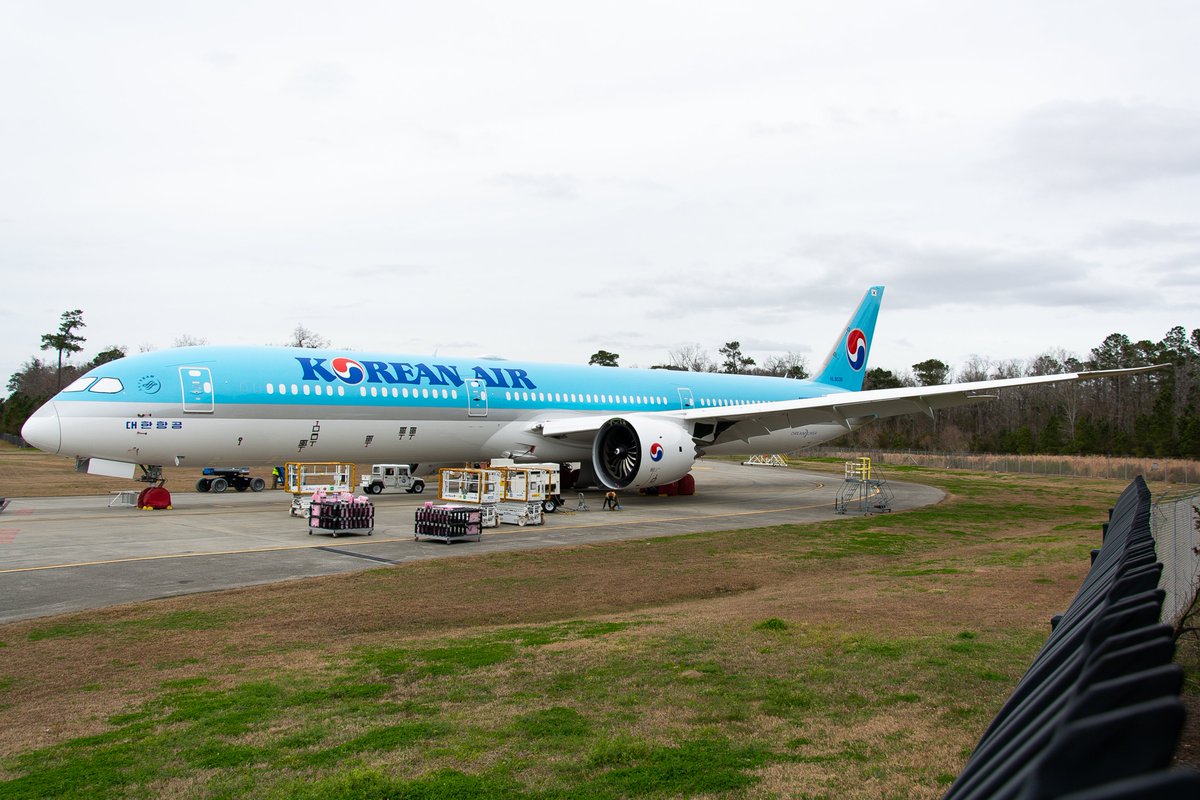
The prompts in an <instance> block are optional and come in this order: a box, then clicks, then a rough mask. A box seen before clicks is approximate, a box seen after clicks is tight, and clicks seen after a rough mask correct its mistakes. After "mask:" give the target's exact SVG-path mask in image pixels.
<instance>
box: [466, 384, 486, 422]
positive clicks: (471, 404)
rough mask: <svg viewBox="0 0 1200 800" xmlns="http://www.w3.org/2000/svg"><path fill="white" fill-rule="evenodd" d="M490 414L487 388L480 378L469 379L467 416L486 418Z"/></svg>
mask: <svg viewBox="0 0 1200 800" xmlns="http://www.w3.org/2000/svg"><path fill="white" fill-rule="evenodd" d="M487 413H488V405H487V386H486V385H485V384H484V382H483V381H481V380H479V379H478V378H468V379H467V416H468V417H486V416H487Z"/></svg>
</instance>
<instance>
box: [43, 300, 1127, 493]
mask: <svg viewBox="0 0 1200 800" xmlns="http://www.w3.org/2000/svg"><path fill="white" fill-rule="evenodd" d="M882 298H883V287H882V286H873V287H871V288H870V289H868V290H867V292H866V295H865V296H864V297H863V299H862V302H861V303H860V304H859V306H858V308H857V309H856V310H855V311H854V313H853V314H851V316H850V320H849V322H848V323H847V324H846V326H845V327H844V328H843V329H842V330H840V331H839V332H838V334H837V337H836V338H835V340H834V342H833V347H832V348H831V349H830V351H829V355H828V356H827V357H826V359H825V362H824V363H823V364H822V365H821V368H820V370H819V372H818V373H817V375H816V376H815V377H813V378H811V379H806V380H795V379H789V378H772V377H761V376H750V375H727V374H714V373H702V372H677V371H672V370H642V369H623V368H612V367H592V366H574V365H565V364H539V363H529V362H515V361H500V360H490V359H463V358H439V357H428V356H413V355H393V354H385V353H362V352H353V353H348V352H338V351H329V350H309V349H297V348H286V347H209V346H203V347H183V348H177V349H172V350H163V351H159V352H153V353H143V354H139V355H133V356H127V357H125V358H122V359H119V360H117V361H112V362H109V363H107V364H104V365H102V366H100V367H97V368H96V369H94V370H92V371H91V372H89V373H88V374H86V375H84V376H83V377H81V378H80V379H79V380H77V381H75V382H74V383H72V384H71V385H70V386H68V387H66V388H65V389H63V390H62V391H61V392H59V393H58V394H57V395H55V396H54V397H53V398H52V399H51V400H50V401H49V402H47V403H46V404H45V405H44V406H42V407H41V408H40V409H38V410H37V412H35V413H34V414H33V416H31V417H30V418H29V420H28V421H27V422H26V423H25V426H24V428H22V430H21V434H22V436H23V437H24V438H25V441H27V442H29V443H30V444H32V445H33V446H35V447H37V448H39V449H41V450H44V451H46V452H48V453H58V454H62V455H64V456H74V457H75V458H76V459H77V464H78V466H79V468H80V469H81V470H82V471H86V472H91V473H95V474H102V475H110V476H114V477H125V478H132V477H133V476H134V475H135V473H136V472H137V468H138V467H139V466H140V467H141V468H142V470H143V476H144V477H148V478H151V479H153V478H156V477H158V475H159V474H160V473H161V468H162V466H163V465H172V464H173V465H176V466H190V467H196V468H201V467H210V466H227V465H229V464H238V465H275V464H282V463H284V462H287V461H352V462H356V463H361V462H368V461H369V462H375V463H410V464H427V463H449V462H465V461H482V460H486V459H490V458H496V457H505V458H513V459H517V460H522V459H524V460H528V461H539V462H546V461H560V462H580V463H581V464H582V465H583V466H584V471H585V476H584V477H585V480H586V479H589V478H590V479H591V480H592V482H593V483H595V484H598V485H601V486H604V487H607V488H609V489H639V488H644V487H650V486H658V485H662V484H667V483H671V482H673V481H676V480H678V479H680V478H682V477H683V476H684V475H686V474H687V473H688V472H689V471H690V470H691V468H692V465H693V463H694V462H695V461H696V459H697V458H698V457H700V456H702V455H705V454H735V455H750V454H768V453H784V452H791V451H794V450H798V449H800V448H804V447H811V446H813V445H817V444H820V443H822V442H827V441H829V440H831V439H834V438H836V437H838V436H840V435H842V434H844V433H846V432H847V431H850V430H854V429H855V428H857V427H859V426H861V425H863V424H865V423H867V422H869V421H871V420H873V419H878V418H881V417H891V416H897V415H901V414H912V413H925V414H929V415H930V416H932V415H933V412H934V411H935V410H937V409H940V408H947V407H950V406H957V405H964V404H967V403H977V402H982V401H986V400H989V399H993V398H994V397H995V395H994V394H993V392H994V391H995V390H996V389H1000V388H1004V387H1012V386H1024V385H1029V384H1036V383H1048V382H1054V381H1073V380H1080V379H1085V378H1092V377H1101V376H1107V375H1114V374H1124V373H1127V372H1133V371H1140V370H1110V371H1105V372H1083V373H1072V374H1066V375H1046V376H1038V377H1025V378H1014V379H1010V380H998V381H981V382H976V383H959V384H950V385H945V386H920V387H906V388H900V389H881V390H874V391H861V389H862V382H863V376H864V375H865V374H866V369H867V359H868V356H869V355H870V351H871V342H872V337H873V334H874V332H875V320H876V317H877V316H878V314H879V305H880V301H881V300H882Z"/></svg>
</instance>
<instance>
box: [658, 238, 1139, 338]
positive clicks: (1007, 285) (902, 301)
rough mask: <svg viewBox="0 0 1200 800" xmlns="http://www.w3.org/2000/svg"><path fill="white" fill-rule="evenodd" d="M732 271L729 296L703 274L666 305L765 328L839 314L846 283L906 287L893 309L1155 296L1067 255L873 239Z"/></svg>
mask: <svg viewBox="0 0 1200 800" xmlns="http://www.w3.org/2000/svg"><path fill="white" fill-rule="evenodd" d="M737 271H738V273H739V275H740V277H739V279H738V280H737V282H736V285H735V286H733V287H731V290H730V291H724V292H719V293H712V292H708V291H706V290H704V289H703V288H701V287H703V286H711V285H721V281H722V279H721V278H720V277H718V276H716V275H710V276H709V277H708V278H707V279H701V280H697V281H692V282H691V286H689V287H685V288H683V289H682V290H681V291H680V292H679V293H677V294H676V296H675V297H674V299H673V301H672V302H671V305H672V307H673V308H674V309H675V311H676V312H683V311H696V310H698V309H703V308H716V307H725V308H730V307H732V308H735V309H738V310H740V311H742V312H744V313H752V314H754V315H756V316H758V317H760V318H763V319H766V320H777V319H786V318H787V317H789V316H792V315H794V314H795V313H796V312H797V311H802V310H803V311H821V310H824V309H826V308H829V307H831V306H832V307H840V306H842V305H844V304H845V302H846V294H847V286H848V285H855V286H859V285H861V286H864V287H865V286H866V285H868V284H870V283H876V282H879V283H883V284H885V285H887V286H893V287H903V291H902V292H896V293H894V294H893V295H889V296H888V297H887V300H886V302H887V304H888V306H889V307H890V308H896V309H905V308H913V309H916V308H921V309H928V308H930V307H937V306H943V305H947V304H953V305H955V306H960V307H963V306H965V307H974V306H980V307H984V306H986V307H989V308H995V307H1004V306H1010V305H1011V306H1016V305H1024V306H1034V307H1039V308H1045V307H1055V308H1061V307H1086V308H1090V309H1096V310H1104V309H1120V308H1122V307H1124V306H1125V305H1126V304H1128V303H1129V302H1131V301H1141V302H1151V301H1153V299H1154V298H1155V297H1156V295H1157V293H1156V292H1155V291H1153V290H1152V289H1149V288H1139V287H1137V286H1133V287H1131V286H1129V285H1127V284H1121V285H1116V284H1111V283H1106V282H1105V281H1104V280H1101V279H1099V278H1098V277H1097V265H1095V264H1093V263H1091V262H1088V261H1084V260H1082V259H1080V258H1078V257H1076V256H1073V255H1070V254H1068V253H1064V252H1055V251H1037V250H1031V251H1024V250H1005V249H1000V248H997V247H986V246H964V245H948V244H921V245H918V244H911V243H907V242H902V241H897V240H891V239H885V238H881V237H876V236H871V235H846V236H814V237H804V238H802V239H801V240H800V242H799V244H798V245H797V246H796V247H795V248H794V249H792V250H791V251H789V252H788V253H786V254H784V256H783V257H781V259H780V260H779V262H778V263H776V264H773V265H770V266H765V267H763V266H760V267H757V268H751V269H739V270H737ZM847 276H859V277H858V280H857V281H854V280H852V279H850V278H849V277H847ZM725 283H728V278H725Z"/></svg>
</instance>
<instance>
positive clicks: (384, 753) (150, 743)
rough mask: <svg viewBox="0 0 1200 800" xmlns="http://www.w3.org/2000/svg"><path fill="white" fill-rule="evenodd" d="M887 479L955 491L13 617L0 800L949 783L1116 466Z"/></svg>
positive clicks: (540, 793) (1059, 591)
mask: <svg viewBox="0 0 1200 800" xmlns="http://www.w3.org/2000/svg"><path fill="white" fill-rule="evenodd" d="M0 463H3V459H0ZM809 466H812V465H809ZM4 468H7V467H4ZM3 474H4V473H0V476H2V475H3ZM889 476H890V477H896V478H903V479H906V480H916V481H921V482H926V483H930V484H933V485H937V486H940V487H942V488H944V489H945V490H946V491H947V492H948V493H949V497H948V499H947V500H946V501H945V502H944V503H942V504H940V505H938V506H935V507H931V508H926V509H921V510H917V511H913V512H906V513H902V514H900V513H897V514H890V515H881V516H875V517H869V518H845V519H838V520H836V521H832V522H828V523H821V524H814V525H805V526H778V527H773V528H764V529H758V530H746V531H734V532H724V533H709V534H696V535H689V536H680V537H674V538H667V539H653V540H645V541H629V542H621V543H614V544H604V545H593V546H585V547H578V548H564V549H561V550H553V551H537V552H533V553H506V554H496V555H489V556H480V557H463V558H455V559H444V560H436V561H427V562H419V563H415V564H411V565H407V566H403V567H390V568H385V569H379V570H372V571H367V572H362V573H357V574H354V575H348V576H337V577H327V578H319V579H312V580H304V581H297V582H292V583H286V584H276V585H272V586H266V587H260V588H253V589H245V590H237V591H227V592H219V593H213V594H207V595H198V596H189V597H183V598H174V599H170V600H163V601H158V602H152V603H140V604H136V605H129V606H124V607H120V608H113V609H107V610H103V611H98V612H89V613H82V614H73V615H69V616H63V617H55V618H50V619H42V620H33V621H26V622H22V623H16V624H11V625H7V626H2V627H0V798H24V797H29V798H34V797H38V798H40V797H105V796H107V797H204V798H223V797H259V798H276V797H279V798H283V797H289V798H290V797H299V798H310V797H311V798H317V797H354V798H384V797H392V798H400V797H404V798H407V797H445V798H450V797H463V798H466V797H514V798H525V797H528V798H559V797H561V798H567V797H570V798H577V797H583V798H588V797H595V798H603V797H632V796H647V797H695V796H703V797H748V798H757V797H806V798H818V797H828V798H840V797H870V798H903V797H937V796H939V795H940V794H942V793H943V792H944V791H945V789H946V787H947V786H948V784H949V782H950V781H951V780H953V777H954V776H955V774H956V773H957V772H958V770H959V769H960V768H961V766H962V764H963V761H964V760H965V758H966V756H967V754H968V753H969V750H970V748H971V746H972V745H973V744H974V743H975V741H976V740H977V739H978V737H979V735H980V734H981V733H982V730H983V728H984V727H985V725H986V724H987V722H988V721H989V720H990V719H991V717H992V716H993V715H994V714H995V713H996V711H997V709H998V708H999V706H1000V704H1001V703H1002V702H1003V700H1004V699H1005V698H1006V697H1007V696H1008V694H1009V693H1010V692H1011V691H1012V688H1013V686H1014V684H1015V683H1016V681H1017V680H1018V679H1019V677H1020V676H1021V674H1022V673H1023V671H1024V669H1025V667H1026V666H1027V665H1028V664H1029V662H1030V661H1031V660H1032V658H1033V656H1034V654H1035V653H1036V651H1037V649H1038V648H1039V647H1040V645H1041V644H1042V642H1044V641H1045V639H1046V637H1047V635H1048V633H1049V627H1048V620H1049V617H1050V616H1051V615H1052V614H1054V613H1057V612H1059V611H1061V610H1063V609H1064V608H1065V607H1066V605H1067V604H1068V603H1069V602H1070V600H1071V598H1072V596H1073V595H1074V593H1075V591H1076V589H1077V588H1078V587H1079V584H1080V581H1081V580H1082V579H1083V576H1084V575H1085V574H1086V572H1087V568H1088V551H1089V550H1090V549H1091V548H1093V547H1096V546H1098V544H1099V525H1100V523H1101V522H1102V521H1103V520H1104V519H1105V517H1106V513H1107V509H1108V507H1109V506H1110V505H1111V504H1112V503H1113V501H1114V500H1115V499H1116V497H1117V494H1118V493H1119V492H1120V491H1121V489H1123V488H1124V484H1123V483H1121V482H1110V481H1100V480H1087V481H1064V480H1059V479H1055V478H1045V477H1035V476H1017V477H1012V476H1002V475H993V474H977V473H967V472H953V473H950V472H935V471H928V470H923V469H916V468H913V469H903V470H901V469H893V470H891V471H889ZM0 552H2V551H0ZM1191 680H1192V683H1193V685H1194V683H1195V672H1193V673H1192V676H1191ZM1193 691H1194V689H1193Z"/></svg>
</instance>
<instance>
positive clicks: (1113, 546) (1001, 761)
mask: <svg viewBox="0 0 1200 800" xmlns="http://www.w3.org/2000/svg"><path fill="white" fill-rule="evenodd" d="M1161 573H1162V564H1160V563H1158V561H1157V559H1156V557H1155V552H1154V540H1153V539H1152V538H1151V536H1150V491H1149V490H1148V489H1147V488H1146V483H1145V481H1143V480H1142V479H1141V477H1138V478H1136V479H1135V480H1134V482H1133V483H1132V484H1130V485H1129V487H1128V488H1127V489H1126V490H1125V491H1124V492H1123V493H1122V494H1121V497H1120V498H1119V499H1118V500H1117V504H1116V506H1115V507H1114V508H1113V510H1112V512H1111V513H1110V514H1109V522H1108V523H1107V524H1106V525H1105V526H1104V543H1103V545H1102V546H1101V547H1100V549H1099V550H1094V551H1092V568H1091V570H1090V571H1089V572H1088V574H1087V577H1086V578H1085V579H1084V581H1083V585H1082V586H1081V587H1080V589H1079V593H1078V594H1076V595H1075V599H1074V600H1073V601H1071V604H1070V606H1068V608H1067V610H1066V611H1065V612H1064V613H1063V614H1062V615H1060V616H1058V617H1055V618H1054V619H1053V620H1051V624H1052V630H1051V633H1050V638H1049V639H1047V641H1046V644H1045V645H1044V646H1043V647H1042V650H1041V652H1040V653H1038V655H1037V658H1035V659H1034V661H1033V664H1032V665H1031V666H1030V667H1029V670H1028V672H1026V673H1025V676H1024V677H1022V678H1021V681H1020V683H1018V684H1017V688H1016V689H1015V690H1014V691H1013V693H1012V696H1011V697H1009V699H1008V701H1007V702H1005V704H1004V706H1003V707H1002V708H1001V709H1000V713H999V714H997V715H996V718H995V719H994V720H992V723H991V725H989V726H988V729H987V731H986V732H985V733H984V734H983V738H981V739H980V740H979V744H978V745H976V747H975V751H974V752H973V753H972V754H971V757H970V759H968V760H967V764H966V766H965V767H964V768H963V771H962V773H961V774H960V775H959V776H958V778H957V780H955V782H954V784H953V785H952V786H951V787H950V791H948V792H947V793H946V795H945V797H946V800H960V799H963V798H972V799H975V798H989V799H991V798H995V799H996V800H1003V798H1017V799H1019V800H1040V799H1041V798H1063V799H1064V800H1065V798H1070V800H1133V798H1146V797H1153V798H1156V800H1157V799H1158V798H1162V799H1163V800H1171V799H1172V798H1188V800H1195V798H1198V797H1200V773H1197V772H1194V771H1191V770H1185V769H1174V770H1173V769H1170V763H1171V759H1172V757H1173V756H1174V753H1175V747H1176V745H1177V743H1178V741H1179V734H1180V731H1181V730H1182V728H1183V719H1184V710H1183V704H1182V703H1181V702H1180V700H1179V691H1180V689H1181V688H1182V686H1183V670H1182V669H1181V668H1180V667H1179V666H1178V665H1176V664H1172V663H1171V659H1172V658H1173V657H1174V653H1175V646H1174V643H1173V640H1172V629H1171V628H1170V626H1167V625H1162V624H1160V623H1159V619H1160V614H1161V612H1162V603H1163V596H1164V594H1163V592H1162V590H1161V589H1159V588H1158V582H1159V576H1160V575H1161Z"/></svg>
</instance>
